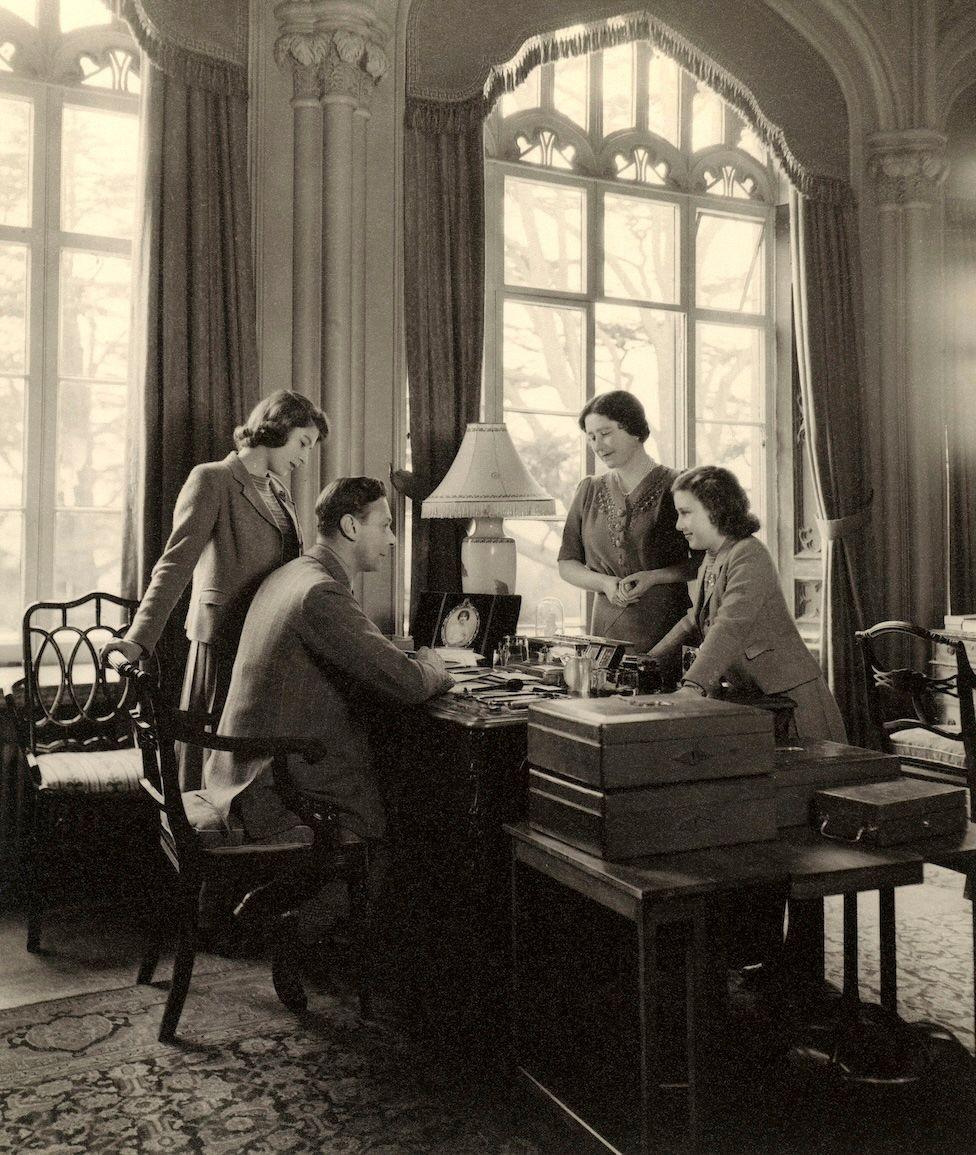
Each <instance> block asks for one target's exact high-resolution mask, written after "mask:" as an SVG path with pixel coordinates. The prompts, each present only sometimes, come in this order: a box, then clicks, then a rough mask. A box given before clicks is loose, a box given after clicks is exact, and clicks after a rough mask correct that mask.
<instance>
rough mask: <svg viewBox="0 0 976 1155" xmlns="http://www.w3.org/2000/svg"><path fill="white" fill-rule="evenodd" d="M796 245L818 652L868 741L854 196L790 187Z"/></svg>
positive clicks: (853, 727) (854, 725) (858, 734)
mask: <svg viewBox="0 0 976 1155" xmlns="http://www.w3.org/2000/svg"><path fill="white" fill-rule="evenodd" d="M790 249H791V257H792V266H793V316H794V327H795V340H796V349H797V359H798V365H799V372H800V388H801V391H802V398H803V412H804V419H805V421H806V426H807V445H808V446H809V450H810V456H811V462H812V465H813V475H814V484H815V487H816V492H817V504H818V507H819V510H820V517H821V531H822V533H821V536H822V538H823V542H824V552H825V557H824V587H823V611H822V615H821V660H822V662H823V665H824V668H825V671H826V673H827V677H828V680H829V682H830V686H831V689H832V690H833V692H834V696H835V697H836V699H837V704H838V706H839V707H840V710H841V713H842V714H843V716H844V721H845V723H846V724H847V729H848V736H849V738H850V740H851V741H852V742H854V743H855V744H858V745H865V744H866V743H867V739H868V737H869V730H868V719H867V702H866V698H865V690H864V686H863V684H862V678H861V668H860V660H859V658H858V654H857V650H856V644H855V641H854V631H855V630H857V629H861V628H862V627H863V626H864V625H865V624H870V623H871V622H872V621H873V620H874V611H873V607H872V606H870V605H865V599H866V598H867V597H868V596H869V594H870V591H871V590H872V589H873V588H875V583H874V581H873V580H872V577H873V575H870V574H869V572H868V565H869V553H868V549H867V542H866V534H865V532H864V528H865V526H866V525H867V522H868V519H869V517H870V510H871V491H870V488H869V483H868V480H867V479H868V477H869V469H868V464H869V463H868V457H867V448H868V447H867V439H866V437H865V425H864V420H863V417H862V408H861V402H862V387H861V380H862V377H861V366H862V357H861V348H860V331H861V330H860V316H859V313H860V308H861V285H860V256H859V253H860V249H859V246H858V239H857V219H856V216H855V208H854V204H853V201H852V200H851V199H849V198H840V199H838V200H835V201H830V200H812V199H810V198H809V197H806V196H804V195H803V194H802V193H800V192H798V191H796V190H795V189H793V190H791V192H790Z"/></svg>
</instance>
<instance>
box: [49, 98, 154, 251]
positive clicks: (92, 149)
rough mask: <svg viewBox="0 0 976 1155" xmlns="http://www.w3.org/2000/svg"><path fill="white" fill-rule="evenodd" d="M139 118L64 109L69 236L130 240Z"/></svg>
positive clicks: (64, 221)
mask: <svg viewBox="0 0 976 1155" xmlns="http://www.w3.org/2000/svg"><path fill="white" fill-rule="evenodd" d="M138 144H139V121H138V118H137V117H136V116H133V115H131V114H129V113H123V112H110V111H108V110H106V109H103V108H81V107H79V106H77V105H71V104H66V105H65V106H64V120H63V127H62V133H61V227H62V228H63V229H65V230H67V231H68V232H76V233H94V234H96V235H97V236H105V237H131V236H132V229H133V225H134V220H135V204H136V161H137V155H138Z"/></svg>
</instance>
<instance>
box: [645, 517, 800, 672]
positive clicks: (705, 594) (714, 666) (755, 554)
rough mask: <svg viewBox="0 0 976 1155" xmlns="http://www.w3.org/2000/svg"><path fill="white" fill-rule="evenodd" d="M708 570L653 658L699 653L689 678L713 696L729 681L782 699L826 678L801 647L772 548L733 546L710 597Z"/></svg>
mask: <svg viewBox="0 0 976 1155" xmlns="http://www.w3.org/2000/svg"><path fill="white" fill-rule="evenodd" d="M706 564H707V559H706V562H703V563H702V568H701V569H700V570H699V571H698V589H697V591H696V595H695V604H694V605H693V606H692V608H691V609H690V610H689V611H688V613H687V614H685V616H684V617H683V618H682V619H681V621H680V622H678V624H677V625H676V626H675V627H674V629H672V630H671V631H670V633H668V634H666V635H665V637H664V638H662V639H661V641H660V642H659V643H658V644H657V645H656V646H655V647H654V648H653V649H652V650H651V657H654V658H659V657H664V656H666V655H668V654H670V653H673V651H674V650H675V649H677V648H679V647H680V646H682V645H692V646H694V645H697V646H699V647H700V648H699V651H698V657H697V658H696V659H695V661H694V662H693V663H692V665H691V666H690V668H689V669H688V670H687V672H686V673H685V677H686V678H687V679H688V680H689V681H691V682H696V683H697V684H698V685H699V686H701V687H702V688H703V689H705V690H706V691H708V692H709V693H711V692H713V691H714V690H715V689H716V688H717V687H718V684H719V682H720V680H721V678H722V677H723V675H724V676H725V677H727V678H728V680H729V681H730V682H732V683H733V684H734V685H736V686H739V687H741V688H743V689H757V688H758V689H759V690H761V691H762V693H764V694H780V693H783V692H785V691H786V690H789V689H792V688H793V687H794V686H800V685H802V684H803V683H805V682H810V681H812V680H813V679H814V678H819V677H820V676H821V673H820V666H819V665H818V664H817V662H816V661H815V659H814V658H813V655H812V654H811V653H810V651H809V650H808V649H807V648H806V646H805V645H804V644H803V639H802V638H801V637H800V635H799V632H798V631H797V628H796V624H795V623H794V621H793V618H792V616H791V615H790V611H789V609H788V608H787V605H786V599H785V598H784V597H783V593H782V590H781V589H780V585H779V575H778V574H777V572H776V567H775V566H774V565H773V560H772V558H771V557H770V556H769V553H768V552H767V550H766V547H765V546H764V545H763V544H762V542H761V541H759V540H758V539H757V538H755V537H745V538H742V539H741V540H739V541H734V542H727V543H726V544H725V545H724V546H723V547H722V549H721V550H719V552H718V555H717V556H716V558H715V560H714V563H713V566H714V573H715V583H714V585H713V587H712V589H711V590H710V591H706V590H705V588H704V586H705V583H704V581H703V574H704V571H705V567H706Z"/></svg>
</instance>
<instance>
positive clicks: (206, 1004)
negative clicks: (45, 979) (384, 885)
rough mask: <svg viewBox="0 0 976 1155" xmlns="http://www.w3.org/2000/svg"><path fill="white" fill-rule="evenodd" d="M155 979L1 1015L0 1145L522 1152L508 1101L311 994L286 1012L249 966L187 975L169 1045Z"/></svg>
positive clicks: (78, 1149) (262, 974) (526, 1152)
mask: <svg viewBox="0 0 976 1155" xmlns="http://www.w3.org/2000/svg"><path fill="white" fill-rule="evenodd" d="M165 993H166V992H165V990H160V989H157V988H155V987H133V988H128V989H126V990H120V991H108V992H103V993H100V994H97V995H85V996H80V997H76V998H71V999H61V1000H56V1001H53V1002H47V1003H37V1004H34V1005H33V1006H28V1007H22V1008H18V1009H16V1010H10V1011H4V1012H2V1013H0V1087H3V1088H4V1089H5V1091H6V1094H5V1095H4V1097H3V1099H2V1106H0V1151H5V1152H6V1151H10V1152H15V1151H16V1152H22V1151H44V1152H48V1153H52V1155H53V1153H55V1152H56V1153H57V1155H91V1153H93V1152H97V1153H99V1155H102V1153H108V1152H118V1153H120V1155H121V1153H122V1152H140V1153H142V1152H146V1153H155V1152H177V1151H178V1152H182V1151H203V1152H206V1153H207V1155H220V1153H223V1152H235V1153H236V1155H243V1153H245V1152H246V1153H254V1155H257V1153H268V1155H270V1153H272V1152H274V1153H278V1152H328V1153H330V1155H354V1153H359V1152H370V1153H371V1155H394V1153H396V1155H400V1153H404V1155H407V1153H413V1152H433V1153H437V1155H489V1153H491V1155H535V1153H536V1152H537V1148H536V1147H535V1146H534V1144H533V1143H532V1142H531V1141H530V1140H529V1139H528V1138H526V1137H525V1136H524V1135H522V1134H521V1133H520V1130H519V1124H518V1120H516V1119H514V1118H513V1117H512V1116H511V1113H510V1110H509V1108H507V1107H506V1106H505V1105H503V1104H500V1103H499V1102H498V1101H494V1100H493V1099H492V1097H491V1096H490V1095H489V1094H487V1093H484V1092H479V1093H471V1092H467V1093H465V1092H459V1091H453V1092H452V1091H450V1090H446V1089H445V1088H444V1086H443V1085H439V1086H432V1085H430V1084H429V1083H427V1082H425V1079H424V1076H423V1073H422V1072H423V1068H422V1065H421V1064H418V1062H417V1055H416V1054H415V1053H414V1052H413V1051H412V1050H411V1048H410V1045H409V1044H408V1042H407V1040H406V1039H405V1038H404V1037H403V1036H402V1035H400V1034H399V1033H398V1032H397V1031H396V1030H395V1029H393V1028H391V1027H390V1026H388V1025H383V1024H381V1023H370V1024H365V1023H363V1022H362V1021H360V1020H359V1018H358V1016H357V1015H356V1014H354V1013H353V1011H352V1010H351V1009H350V1008H351V1004H344V1003H340V1002H339V1001H337V1000H336V999H334V998H330V997H327V996H325V995H314V994H313V996H312V999H311V1004H310V1010H309V1013H308V1015H306V1016H305V1017H304V1018H303V1019H302V1020H301V1022H298V1021H297V1020H296V1019H295V1018H294V1017H293V1016H292V1015H290V1014H289V1013H288V1012H287V1011H285V1010H284V1008H282V1007H280V1005H279V1004H278V1003H277V1001H276V1000H275V997H274V994H273V992H272V990H271V985H270V981H269V976H268V970H267V967H266V966H265V965H264V964H250V963H241V962H237V963H228V965H227V967H226V968H225V969H222V970H220V971H218V972H217V973H211V974H208V975H203V976H201V977H200V978H199V979H197V980H195V982H194V984H193V986H192V987H191V992H190V997H189V999H188V1001H187V1005H186V1010H185V1013H184V1017H183V1020H182V1021H181V1024H180V1035H181V1038H182V1039H183V1042H182V1043H181V1044H180V1045H178V1046H164V1045H162V1044H160V1043H158V1042H157V1041H156V1037H155V1036H156V1031H157V1029H158V1025H159V1020H160V1015H161V1012H162V1004H163V1002H164V1000H165Z"/></svg>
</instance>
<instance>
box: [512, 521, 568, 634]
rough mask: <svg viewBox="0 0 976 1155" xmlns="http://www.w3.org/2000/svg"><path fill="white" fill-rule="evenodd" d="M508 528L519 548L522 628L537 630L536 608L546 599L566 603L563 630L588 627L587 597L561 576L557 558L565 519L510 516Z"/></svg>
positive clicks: (520, 618) (518, 591)
mask: <svg viewBox="0 0 976 1155" xmlns="http://www.w3.org/2000/svg"><path fill="white" fill-rule="evenodd" d="M505 529H506V530H507V532H508V533H509V534H511V536H512V537H514V538H515V548H516V549H517V550H518V572H517V575H516V579H515V586H516V591H515V592H516V593H519V594H521V595H522V608H521V611H520V613H519V621H520V622H521V623H522V626H521V628H522V629H524V630H526V632H528V633H535V628H536V608H537V607H538V605H539V602H540V601H542V599H543V598H558V599H559V601H560V602H562V606H563V629H564V630H566V629H582V628H584V627H585V626H586V618H585V605H586V602H585V596H584V594H583V591H582V590H578V589H576V587H575V586H571V585H569V584H568V583H566V582H564V581H563V580H562V579H561V578H560V576H559V567H558V564H557V560H556V559H557V557H558V555H559V545H560V543H561V541H562V536H563V523H562V522H561V521H521V520H516V519H515V518H509V519H506V521H505Z"/></svg>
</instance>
